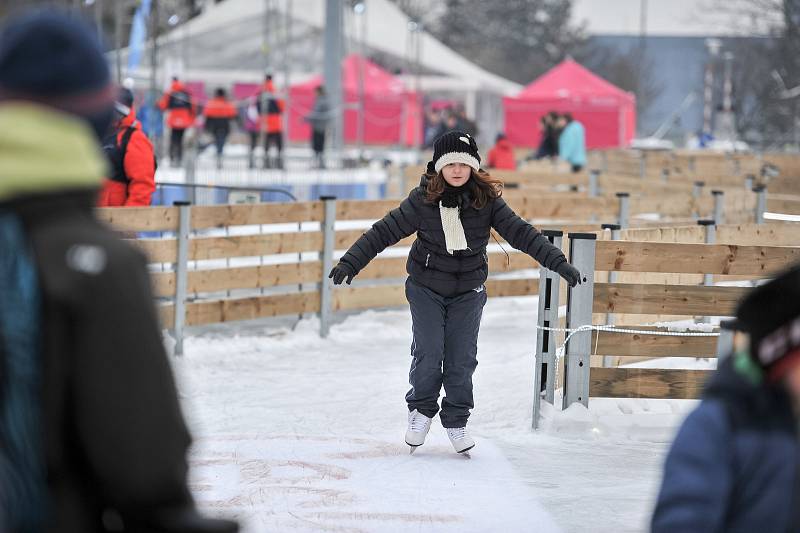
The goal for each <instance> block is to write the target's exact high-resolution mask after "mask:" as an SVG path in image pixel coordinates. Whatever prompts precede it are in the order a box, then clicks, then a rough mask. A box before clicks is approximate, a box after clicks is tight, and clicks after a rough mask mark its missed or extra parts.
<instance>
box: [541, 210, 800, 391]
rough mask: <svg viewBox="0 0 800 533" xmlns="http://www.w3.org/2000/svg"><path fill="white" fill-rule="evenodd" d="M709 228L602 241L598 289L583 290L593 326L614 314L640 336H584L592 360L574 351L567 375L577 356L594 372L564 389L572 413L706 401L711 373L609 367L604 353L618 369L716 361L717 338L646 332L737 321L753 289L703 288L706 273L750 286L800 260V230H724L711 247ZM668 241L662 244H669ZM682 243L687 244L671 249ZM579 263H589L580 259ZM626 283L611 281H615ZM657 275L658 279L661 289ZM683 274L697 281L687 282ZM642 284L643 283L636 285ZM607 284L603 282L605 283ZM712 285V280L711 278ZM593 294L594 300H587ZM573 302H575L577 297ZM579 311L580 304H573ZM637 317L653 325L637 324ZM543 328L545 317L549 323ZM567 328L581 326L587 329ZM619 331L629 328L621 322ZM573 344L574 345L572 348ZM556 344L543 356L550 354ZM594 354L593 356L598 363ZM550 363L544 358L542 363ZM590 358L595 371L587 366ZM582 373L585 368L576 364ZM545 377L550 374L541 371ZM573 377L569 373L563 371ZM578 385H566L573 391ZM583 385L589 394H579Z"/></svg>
mask: <svg viewBox="0 0 800 533" xmlns="http://www.w3.org/2000/svg"><path fill="white" fill-rule="evenodd" d="M705 231H706V230H705V229H704V228H703V227H699V226H695V227H687V228H662V229H652V230H648V229H645V230H636V229H633V230H629V231H628V232H626V233H625V235H623V236H622V238H628V239H630V238H633V239H637V235H638V238H639V239H641V238H642V237H646V238H647V240H643V239H642V240H598V241H597V242H596V244H595V246H594V250H593V257H592V259H591V261H593V264H594V270H595V272H594V273H593V276H592V283H591V284H590V285H591V287H588V288H587V287H584V288H579V289H576V290H573V291H572V292H573V293H578V292H580V291H583V296H582V297H583V298H586V297H588V298H590V299H591V311H592V315H591V316H592V318H591V319H590V323H593V324H604V323H606V320H604V319H605V318H606V317H607V316H608V315H609V314H613V316H614V317H615V318H617V317H620V316H624V317H626V319H625V320H624V321H623V322H624V325H622V326H620V329H629V330H630V329H636V330H637V331H638V332H637V333H635V334H623V333H614V332H610V331H602V330H601V331H591V332H589V331H585V332H584V331H581V332H579V333H576V334H575V337H578V336H581V335H582V336H585V337H586V338H587V342H586V346H589V347H591V352H590V353H589V354H576V353H573V354H570V352H569V349H568V350H567V355H566V360H565V365H566V366H565V368H567V367H569V364H570V358H578V359H580V360H581V362H584V361H585V362H586V363H587V364H586V365H585V375H582V376H581V377H580V378H579V379H578V382H581V383H582V385H583V386H584V390H579V391H577V392H576V391H569V390H565V391H564V403H565V406H566V405H569V403H571V402H572V401H577V400H576V398H580V401H582V402H584V403H587V402H588V399H589V398H590V397H611V398H632V397H636V398H674V399H689V398H698V397H699V395H700V393H701V391H702V387H703V385H704V382H705V380H706V378H707V376H708V375H709V374H710V372H709V371H705V370H675V369H663V370H662V369H651V368H625V367H616V366H605V367H604V366H603V365H601V364H600V362H601V361H608V360H607V359H603V358H602V357H601V356H614V357H615V358H618V361H617V362H624V361H625V360H630V359H632V358H654V357H659V358H660V357H704V358H713V357H715V354H716V339H715V338H713V337H695V336H682V334H681V333H679V332H674V333H672V332H668V330H666V329H664V328H656V327H652V326H648V325H644V324H646V323H648V322H651V320H652V318H654V316H659V317H664V318H666V317H668V318H669V319H670V320H675V319H680V318H684V319H685V318H693V319H697V318H698V317H708V316H730V315H732V314H733V312H734V309H735V307H736V305H737V303H738V301H739V300H740V299H741V298H742V297H743V296H744V295H745V294H746V293H747V291H748V290H749V288H748V287H745V286H721V285H718V284H706V285H703V284H700V283H701V282H702V280H703V277H704V276H705V275H712V276H715V278H713V279H715V280H717V281H720V280H731V279H736V280H742V279H753V280H755V279H760V278H764V277H770V276H772V275H774V274H775V273H776V272H778V271H780V270H782V269H784V268H786V267H788V266H790V265H792V264H796V263H798V262H800V232H798V231H797V228H796V226H795V225H791V224H779V225H759V226H754V225H748V226H721V227H719V228H717V235H718V240H717V242H716V243H714V244H702V243H700V242H696V241H701V242H702V240H703V239H704V235H703V233H704V232H705ZM661 239H663V240H661ZM674 239H678V240H682V241H686V242H664V240H666V241H672V240H674ZM573 261H578V262H579V261H580V260H579V258H573ZM610 273H614V275H616V276H618V277H619V278H621V277H622V276H625V275H627V276H629V278H628V279H624V280H621V279H616V280H614V281H613V282H610V281H608V274H610ZM648 276H658V278H657V279H656V280H655V282H653V280H652V279H651V280H649V281H650V282H646V281H644V280H645V279H647V277H648ZM679 276H690V278H688V279H687V278H684V281H682V282H681V281H679V279H680V278H679ZM637 277H638V279H637ZM598 280H600V281H598ZM706 280H707V281H706V283H708V278H706ZM587 291H588V296H587ZM569 297H570V298H573V297H574V295H573V294H570V296H569ZM570 306H571V307H580V305H579V303H576V302H575V301H573V300H570ZM636 316H641V317H642V318H644V320H641V321H640V322H638V323H636V322H635V318H634V317H636ZM540 321H541V318H540ZM566 323H567V324H568V325H569V327H570V328H573V329H574V328H578V327H580V326H582V325H588V324H581V323H579V322H575V321H570V317H569V316H568V317H567V320H566ZM614 323H615V324H617V325H618V326H619V324H620V321H619V320H616V321H614ZM572 342H574V341H573V340H570V343H572ZM547 349H548V347H547V346H541V345H540V346H539V347H538V351H540V352H545V355H546V352H547ZM591 356H593V357H591ZM539 359H540V361H543V360H544V359H542V357H539ZM590 360H591V364H588V363H589V361H590ZM572 368H581V369H583V368H584V366H583V365H573V366H572ZM537 371H542V370H541V369H540V368H537ZM564 372H565V373H568V371H566V370H565V371H564ZM570 382H572V383H574V382H575V380H574V379H573V380H569V379H564V383H565V384H569V383H570ZM578 388H580V387H578Z"/></svg>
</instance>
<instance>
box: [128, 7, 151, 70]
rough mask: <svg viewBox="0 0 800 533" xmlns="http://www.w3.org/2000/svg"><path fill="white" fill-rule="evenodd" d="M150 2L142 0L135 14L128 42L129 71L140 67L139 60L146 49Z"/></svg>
mask: <svg viewBox="0 0 800 533" xmlns="http://www.w3.org/2000/svg"><path fill="white" fill-rule="evenodd" d="M150 3H151V0H142V3H141V5H139V7H138V8H137V9H136V14H134V15H133V24H132V25H131V38H130V42H129V43H128V72H131V71H133V70H134V69H135V68H136V67H138V66H139V61H141V60H142V50H143V49H144V43H145V41H147V19H148V18H149V17H150Z"/></svg>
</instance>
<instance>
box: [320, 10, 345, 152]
mask: <svg viewBox="0 0 800 533" xmlns="http://www.w3.org/2000/svg"><path fill="white" fill-rule="evenodd" d="M343 15H344V12H343V7H342V0H326V2H325V34H324V45H325V46H324V50H325V63H324V74H325V91H326V92H327V93H328V96H329V98H330V104H331V117H332V120H331V148H333V150H334V151H336V152H340V151H341V149H342V147H343V145H344V139H343V130H344V129H343V127H342V126H343V117H344V113H343V105H344V95H343V94H342V21H343V19H344V17H343Z"/></svg>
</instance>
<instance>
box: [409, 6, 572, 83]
mask: <svg viewBox="0 0 800 533" xmlns="http://www.w3.org/2000/svg"><path fill="white" fill-rule="evenodd" d="M395 2H396V3H397V4H398V6H400V8H401V9H404V11H405V12H406V13H407V14H408V15H409V16H410V17H411V18H412V19H415V20H418V19H422V20H426V18H427V19H431V20H430V22H429V23H427V24H426V25H425V26H426V28H427V29H428V30H429V31H430V32H431V33H432V34H433V35H434V36H435V37H436V38H437V39H439V40H440V41H441V42H443V43H444V44H446V45H447V46H449V47H450V48H452V49H454V50H456V51H457V52H459V53H460V54H462V55H464V56H465V57H469V58H470V59H471V60H472V61H474V62H475V63H477V64H478V65H480V66H481V67H483V68H485V69H486V70H488V71H490V72H494V73H495V74H498V75H500V76H503V77H505V78H508V79H510V80H514V81H517V82H519V83H527V82H529V81H531V80H533V79H534V78H536V77H538V76H539V75H541V74H542V73H544V72H545V71H546V70H547V69H549V68H551V67H552V66H554V65H555V64H556V63H558V62H559V61H561V60H562V59H564V57H566V56H567V55H570V54H572V53H573V52H574V51H576V50H577V49H578V47H579V45H580V44H581V43H582V42H583V41H584V40H585V36H584V31H583V28H582V27H575V26H573V25H571V23H570V16H571V13H572V1H571V0H503V1H502V2H487V1H485V0H437V1H435V2H422V3H420V2H419V1H417V0H395ZM521 58H524V60H521Z"/></svg>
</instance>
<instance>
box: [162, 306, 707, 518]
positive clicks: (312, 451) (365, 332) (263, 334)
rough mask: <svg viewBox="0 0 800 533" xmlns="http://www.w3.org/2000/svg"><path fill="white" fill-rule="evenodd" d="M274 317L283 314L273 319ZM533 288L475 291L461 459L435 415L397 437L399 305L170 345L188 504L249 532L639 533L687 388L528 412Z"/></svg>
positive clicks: (212, 333) (401, 427)
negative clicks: (497, 293)
mask: <svg viewBox="0 0 800 533" xmlns="http://www.w3.org/2000/svg"><path fill="white" fill-rule="evenodd" d="M283 323H288V321H286V320H284V321H283ZM535 324H536V298H535V297H519V298H503V299H490V300H489V302H488V304H487V306H486V309H485V311H484V319H483V323H482V328H481V335H480V339H479V362H480V363H479V366H478V369H477V372H476V374H475V378H474V383H475V405H476V407H475V410H474V411H473V415H472V417H471V419H470V424H469V428H470V430H471V432H472V434H473V436H475V438H476V441H477V446H476V447H475V449H474V450H473V453H472V458H471V459H467V458H464V457H462V456H459V455H457V454H455V453H454V452H453V451H452V448H451V447H450V444H449V442H448V441H447V438H446V436H445V434H444V430H443V429H442V428H441V425H440V424H439V421H438V419H437V420H435V421H434V426H433V428H432V429H431V434H430V435H429V438H428V442H426V444H425V445H424V446H422V447H420V448H419V449H418V450H417V451H416V453H415V454H414V455H413V456H411V455H409V454H408V447H407V446H406V445H405V444H404V442H403V434H404V432H405V425H406V407H405V402H404V400H403V398H404V395H405V392H406V390H407V388H408V384H407V372H408V366H409V363H410V355H409V345H410V328H411V321H410V316H409V313H408V310H407V309H395V310H382V311H366V312H363V313H359V314H351V315H349V316H346V317H345V318H344V319H343V320H341V321H340V322H339V323H338V324H336V325H334V327H333V328H332V330H331V334H330V337H329V338H328V339H326V340H322V339H320V338H319V337H318V335H317V332H318V323H317V321H316V319H315V318H309V319H305V320H303V321H301V322H300V323H299V324H297V326H296V328H295V329H294V330H291V329H290V328H289V327H285V326H280V325H279V324H273V325H263V324H262V325H253V324H252V323H250V324H247V325H241V326H224V327H219V326H217V327H214V328H209V329H207V330H204V331H200V332H196V334H195V335H194V336H192V337H190V338H188V339H187V341H186V345H185V349H186V355H185V356H184V357H183V358H181V359H177V360H175V369H176V373H177V376H178V382H179V388H180V390H181V395H182V397H183V401H184V407H185V411H186V414H187V417H188V419H189V422H190V425H191V427H192V430H193V433H194V435H195V439H196V442H195V446H194V448H193V450H192V453H191V457H190V461H191V465H192V475H191V486H192V489H193V491H194V493H195V495H196V498H197V500H198V502H199V504H200V506H201V507H202V508H203V509H206V510H207V511H208V512H210V513H213V514H219V515H226V516H235V517H238V518H239V519H240V520H241V522H242V523H243V524H244V526H245V527H244V531H245V532H252V533H255V532H263V531H347V532H362V531H363V532H372V531H376V532H377V531H379V532H383V531H392V532H394V531H415V532H419V531H436V532H439V531H442V532H449V531H458V532H473V531H474V532H487V531H503V532H508V531H537V532H549V531H565V532H573V531H574V532H583V531H592V532H638V531H646V530H647V524H648V520H649V515H650V512H651V510H652V505H653V502H654V498H655V496H656V493H657V490H658V484H659V481H660V469H661V465H662V461H663V458H664V455H665V453H666V451H667V448H668V445H669V442H670V441H671V439H672V436H673V434H674V432H675V430H676V428H677V425H678V424H679V423H680V421H681V420H682V419H683V417H684V416H685V415H686V414H687V413H688V411H689V410H690V409H691V408H692V407H693V406H694V405H695V402H692V401H665V400H663V401H646V400H598V399H594V400H592V401H591V402H590V408H589V409H588V410H587V409H585V408H583V407H582V406H580V405H574V406H572V407H571V408H570V409H568V410H566V411H563V412H562V411H560V410H557V409H555V408H552V407H550V406H549V405H548V404H545V410H544V419H543V421H542V423H541V425H542V429H541V430H540V431H538V432H536V433H534V432H532V431H531V430H530V427H531V405H532V390H531V389H532V382H533V350H534V341H535V335H536V333H535V328H534V325H535Z"/></svg>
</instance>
